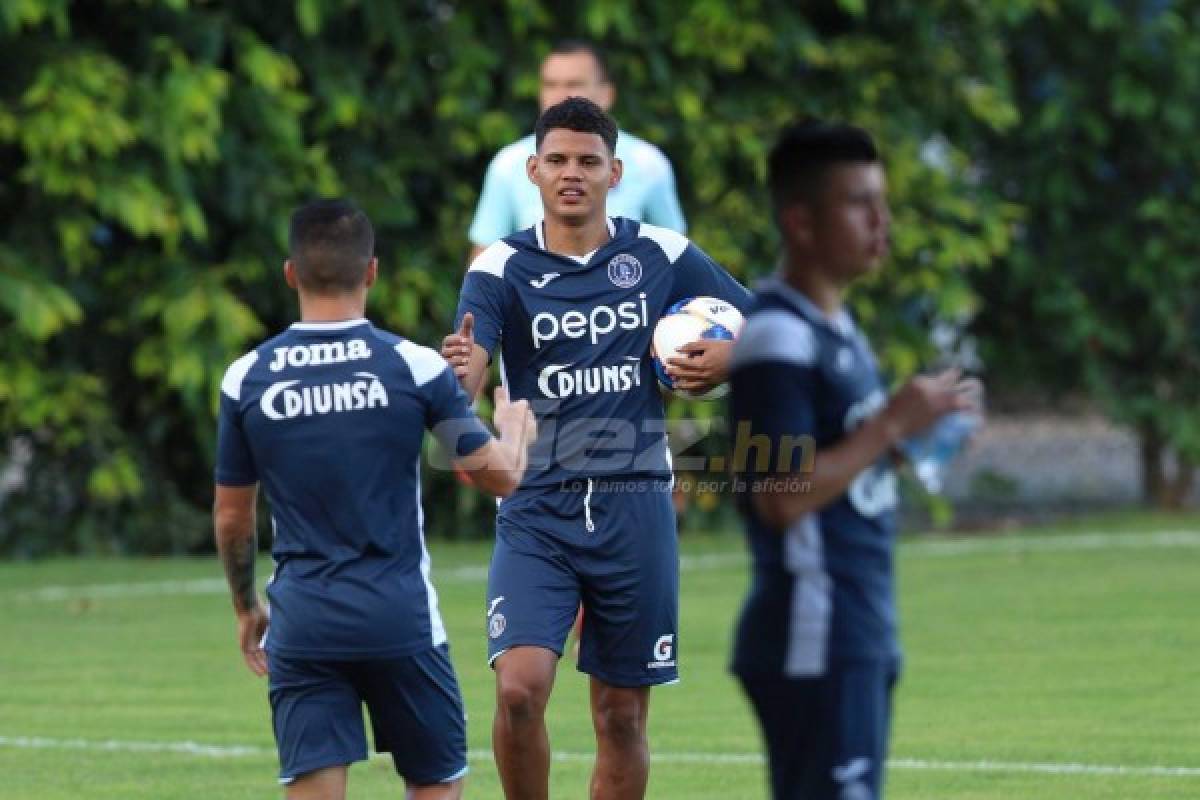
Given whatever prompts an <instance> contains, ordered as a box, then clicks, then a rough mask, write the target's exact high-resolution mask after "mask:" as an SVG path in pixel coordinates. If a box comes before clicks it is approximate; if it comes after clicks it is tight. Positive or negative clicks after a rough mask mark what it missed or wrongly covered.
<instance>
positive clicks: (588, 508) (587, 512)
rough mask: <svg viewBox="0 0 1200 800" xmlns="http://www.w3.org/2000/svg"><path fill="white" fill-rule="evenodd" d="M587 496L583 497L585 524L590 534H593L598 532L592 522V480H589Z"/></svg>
mask: <svg viewBox="0 0 1200 800" xmlns="http://www.w3.org/2000/svg"><path fill="white" fill-rule="evenodd" d="M587 482H588V488H587V494H585V495H584V496H583V522H584V527H585V528H587V532H588V533H593V532H594V531H595V530H596V524H595V523H594V522H592V479H591V478H588V479H587Z"/></svg>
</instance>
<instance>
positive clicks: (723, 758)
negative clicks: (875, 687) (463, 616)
mask: <svg viewBox="0 0 1200 800" xmlns="http://www.w3.org/2000/svg"><path fill="white" fill-rule="evenodd" d="M0 747H7V748H14V749H21V750H85V751H93V752H109V753H114V752H115V753H171V754H179V755H189V756H202V757H206V758H217V759H225V758H272V759H273V758H274V757H275V750H274V748H271V747H263V746H256V745H212V744H201V743H198V742H145V741H124V740H119V739H105V740H97V739H55V738H50V737H45V736H0ZM375 757H382V758H386V757H387V756H386V755H383V754H375ZM467 757H468V758H469V759H470V760H471V761H476V762H491V761H492V754H491V752H490V751H488V750H471V751H470V752H468V754H467ZM552 757H553V759H554V760H555V761H560V762H567V761H570V762H586V763H591V761H592V759H593V758H594V754H592V753H582V752H555V753H553V755H552ZM651 760H652V761H654V762H655V763H659V764H723V765H730V764H749V765H760V764H763V763H764V760H763V756H762V754H760V753H687V752H683V753H678V752H674V753H673V752H658V753H654V754H653V755H652V756H651ZM888 768H889V769H900V770H939V771H944V772H1018V773H1041V774H1048V775H1126V776H1151V777H1171V778H1200V767H1166V766H1132V765H1116V764H1074V763H1067V764H1055V763H1048V762H1046V763H1043V762H1025V761H992V760H981V761H943V760H932V759H921V758H892V759H889V761H888Z"/></svg>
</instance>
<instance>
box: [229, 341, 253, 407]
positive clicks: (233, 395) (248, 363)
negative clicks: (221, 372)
mask: <svg viewBox="0 0 1200 800" xmlns="http://www.w3.org/2000/svg"><path fill="white" fill-rule="evenodd" d="M256 361H258V353H256V352H254V351H253V350H252V351H250V352H249V353H246V355H244V356H242V357H241V358H239V359H238V360H237V361H235V362H233V363H232V364H230V365H229V369H227V370H225V377H224V378H222V379H221V391H222V392H223V393H224V394H226V395H228V396H229V399H230V400H241V399H242V381H244V380H246V373H247V372H249V371H250V368H251V367H253V366H254V362H256Z"/></svg>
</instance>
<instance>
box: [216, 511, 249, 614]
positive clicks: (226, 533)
mask: <svg viewBox="0 0 1200 800" xmlns="http://www.w3.org/2000/svg"><path fill="white" fill-rule="evenodd" d="M216 539H217V557H218V558H219V559H220V560H221V566H222V567H223V568H224V570H225V579H226V580H227V581H228V582H229V591H230V594H231V596H232V599H233V607H234V609H235V610H236V611H238V612H244V611H249V610H251V609H253V608H254V607H256V606H257V605H258V594H257V592H256V591H255V588H254V559H255V556H256V555H257V553H258V536H257V534H256V532H255V524H254V516H253V515H250V516H248V517H247V516H245V515H231V514H226V515H218V517H217V522H216Z"/></svg>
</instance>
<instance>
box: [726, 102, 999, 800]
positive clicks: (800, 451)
mask: <svg viewBox="0 0 1200 800" xmlns="http://www.w3.org/2000/svg"><path fill="white" fill-rule="evenodd" d="M767 174H768V181H769V185H770V191H771V199H772V203H773V206H774V212H775V220H776V224H777V225H778V226H779V231H780V234H781V238H782V240H783V246H784V254H783V260H782V267H781V274H780V275H779V276H778V277H777V279H776V280H775V281H773V282H772V283H770V284H769V285H767V286H765V287H764V288H763V289H761V290H760V291H759V292H758V294H757V295H756V302H755V308H754V310H753V311H752V312H751V313H750V314H749V315H748V316H747V318H746V323H745V326H744V327H743V329H742V333H741V336H740V337H739V339H738V341H737V343H736V344H735V346H734V357H733V367H732V370H733V372H732V376H731V379H730V383H731V386H732V393H731V400H730V416H731V426H732V430H733V432H734V441H735V448H736V447H737V442H738V441H739V440H748V436H747V434H748V435H749V437H753V439H754V440H756V441H762V440H764V439H765V440H767V441H769V442H771V445H772V447H771V450H772V452H771V454H770V455H771V457H770V463H769V464H755V465H754V466H753V467H747V466H746V465H738V464H737V463H736V462H737V461H738V460H739V457H738V455H737V453H736V450H735V455H734V461H735V465H734V466H735V469H737V470H739V472H741V473H742V474H741V476H740V477H741V479H742V481H744V482H745V485H746V486H747V493H746V495H744V499H745V500H746V501H747V502H746V503H745V504H744V512H745V516H746V533H747V538H748V540H749V544H750V550H751V552H752V553H753V558H754V579H753V583H752V586H751V589H750V594H749V597H748V598H747V599H746V603H745V606H744V608H743V611H742V616H741V620H740V622H739V624H738V628H737V636H736V643H735V650H734V657H733V670H734V672H735V673H736V674H737V676H738V678H739V679H740V680H741V682H742V685H743V687H744V688H745V690H746V693H747V695H748V696H749V698H750V701H751V703H752V704H753V706H754V710H755V712H756V713H757V715H758V719H759V722H760V724H761V727H762V731H763V736H764V739H765V740H766V746H767V755H768V760H769V766H770V773H771V788H772V796H773V797H774V798H776V800H799V799H800V798H804V800H848V799H849V798H853V799H854V800H875V798H879V797H880V796H881V792H882V781H883V766H884V760H885V757H886V752H887V735H888V727H889V721H890V704H891V693H892V686H893V684H894V682H895V680H896V676H897V672H898V669H899V660H900V651H899V646H898V643H897V639H896V623H895V617H896V610H895V602H894V599H893V589H892V583H893V578H892V548H893V539H894V537H895V533H896V520H895V509H896V480H895V474H894V472H893V469H892V459H893V453H894V452H895V450H896V448H897V446H898V445H899V444H900V443H901V442H902V440H904V439H906V438H908V437H910V436H912V435H913V434H915V433H918V432H920V431H922V430H924V429H926V428H928V427H929V426H930V425H933V424H934V423H935V422H936V421H937V420H938V419H939V418H942V417H944V416H945V415H947V414H950V413H952V412H954V411H957V410H968V409H970V410H973V408H972V406H973V402H974V398H976V397H978V393H977V392H976V391H973V389H974V388H975V386H974V385H973V384H971V383H970V382H966V381H962V380H960V378H959V375H958V373H957V372H947V373H943V374H941V375H936V376H931V377H930V376H927V377H918V378H914V379H912V380H910V381H909V382H908V383H906V384H905V385H904V386H902V387H901V388H900V389H899V390H898V391H897V392H895V393H894V394H892V395H891V396H890V397H889V396H888V394H887V391H886V388H885V386H884V384H883V381H882V380H881V378H880V375H879V369H878V367H877V366H876V363H875V357H874V355H873V354H872V352H871V349H870V346H869V345H868V343H867V340H866V339H865V338H864V336H863V335H862V333H861V332H860V331H859V330H858V328H857V326H856V325H855V323H854V321H853V320H852V319H851V317H850V315H849V314H848V313H847V312H846V310H845V308H844V307H843V296H844V294H845V291H846V288H847V286H848V285H849V284H850V283H851V282H853V281H854V280H855V279H857V278H859V277H861V276H863V275H866V274H867V273H869V272H870V271H871V270H873V269H874V268H876V267H877V266H878V265H879V263H880V261H881V260H882V259H883V257H884V256H885V255H886V253H887V248H888V227H889V224H890V214H889V211H888V204H887V196H886V182H885V179H884V173H883V167H882V165H881V164H880V162H879V156H878V154H877V153H876V150H875V145H874V143H873V142H872V141H871V138H870V137H869V136H868V135H867V134H866V133H865V132H864V131H862V130H859V129H858V128H852V127H849V126H844V125H827V124H821V123H804V124H800V125H797V126H795V127H792V128H789V129H787V130H786V131H784V133H783V135H782V136H781V137H780V139H779V142H778V143H777V144H776V145H775V147H774V149H773V150H772V151H771V155H770V159H769V162H768V169H767ZM805 443H808V445H807V446H806V444H805ZM814 448H815V457H814V452H813V449H814ZM758 456H759V454H757V453H756V454H755V460H756V461H757V460H758ZM809 459H811V462H810V463H808V460H809ZM764 466H765V467H766V469H764V468H763V467H764ZM810 468H811V469H810ZM793 477H800V478H802V479H803V481H804V484H805V485H804V487H803V489H802V490H799V491H798V490H797V482H796V481H795V480H791V479H792V478H793Z"/></svg>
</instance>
